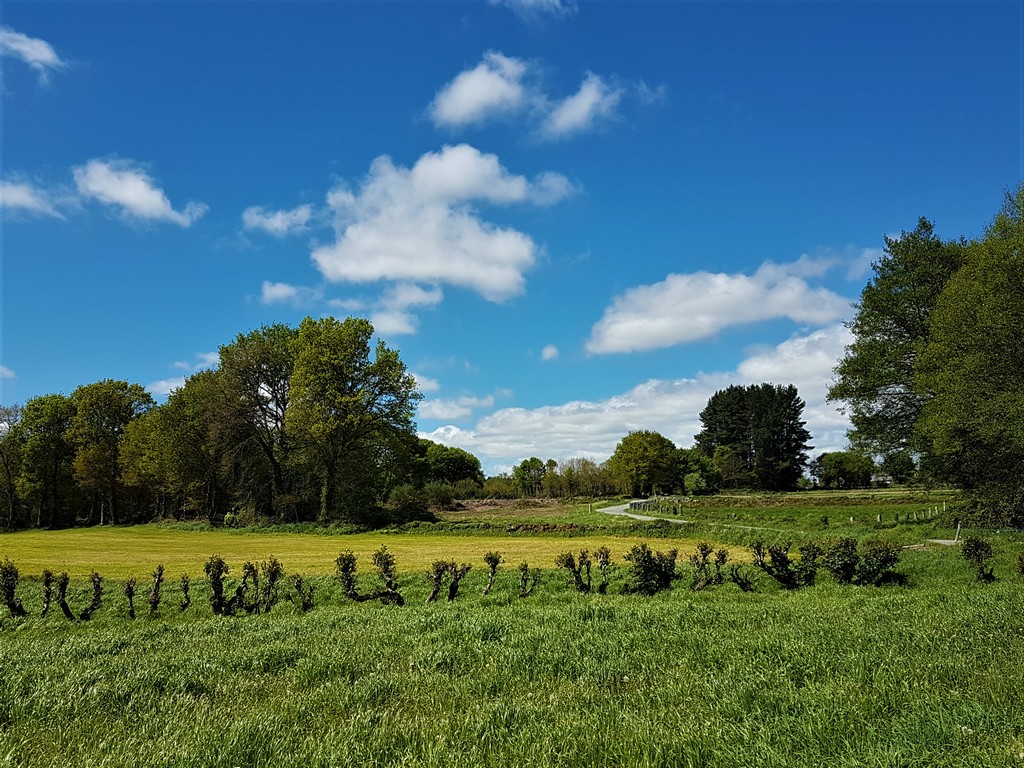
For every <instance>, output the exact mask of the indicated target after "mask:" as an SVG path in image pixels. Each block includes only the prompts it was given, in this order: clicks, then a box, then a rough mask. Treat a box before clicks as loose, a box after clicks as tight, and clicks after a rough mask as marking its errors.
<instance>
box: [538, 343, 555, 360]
mask: <svg viewBox="0 0 1024 768" xmlns="http://www.w3.org/2000/svg"><path fill="white" fill-rule="evenodd" d="M540 359H541V360H557V359H558V347H556V346H555V345H554V344H548V345H547V346H546V347H544V349H542V350H541V351H540Z"/></svg>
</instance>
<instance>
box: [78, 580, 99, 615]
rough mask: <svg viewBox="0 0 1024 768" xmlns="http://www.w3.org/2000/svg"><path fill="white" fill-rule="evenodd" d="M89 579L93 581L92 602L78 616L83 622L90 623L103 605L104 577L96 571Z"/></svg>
mask: <svg viewBox="0 0 1024 768" xmlns="http://www.w3.org/2000/svg"><path fill="white" fill-rule="evenodd" d="M89 579H90V581H92V600H91V601H90V602H89V605H88V606H87V607H86V609H85V610H84V611H82V612H81V613H80V614H78V618H80V619H81V620H82V621H89V619H91V618H92V615H93V614H94V613H96V611H97V610H99V607H100V605H102V604H103V577H102V576H100V575H99V574H98V573H96V571H93V572H92V574H91V575H90V576H89Z"/></svg>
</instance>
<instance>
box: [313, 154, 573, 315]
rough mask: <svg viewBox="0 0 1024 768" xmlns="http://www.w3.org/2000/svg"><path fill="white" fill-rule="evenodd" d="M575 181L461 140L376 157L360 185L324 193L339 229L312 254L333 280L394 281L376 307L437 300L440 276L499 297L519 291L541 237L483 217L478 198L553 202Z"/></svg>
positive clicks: (499, 201)
mask: <svg viewBox="0 0 1024 768" xmlns="http://www.w3.org/2000/svg"><path fill="white" fill-rule="evenodd" d="M573 191H574V190H573V186H572V184H571V183H570V182H569V181H568V179H566V178H565V177H564V176H561V175H560V174H557V173H551V172H548V173H544V174H540V175H539V176H537V177H536V178H534V179H533V180H532V181H531V180H530V179H527V178H526V177H525V176H520V175H517V174H513V173H510V172H509V171H508V170H506V169H505V168H504V167H503V166H502V165H501V162H500V161H499V159H498V157H497V156H496V155H492V154H485V153H482V152H480V151H479V150H477V149H476V148H474V147H472V146H469V145H467V144H459V145H457V146H446V147H444V148H443V149H442V150H440V151H439V152H428V153H426V154H424V155H423V156H422V157H420V158H419V160H417V162H416V163H415V164H414V165H413V166H412V167H411V168H404V167H401V166H397V165H395V163H394V162H393V161H392V160H391V158H390V157H387V156H383V157H378V158H377V159H376V160H375V161H374V162H373V164H372V166H371V168H370V173H369V175H368V176H367V178H366V179H365V180H364V181H363V183H362V185H361V187H360V188H359V189H358V190H357V191H355V192H353V191H352V190H351V189H350V188H349V187H347V186H346V185H341V186H339V187H337V188H335V189H334V190H332V191H331V193H330V194H329V195H328V198H327V204H328V207H329V208H330V210H331V211H332V212H333V214H334V218H335V233H336V239H335V242H334V243H331V244H327V245H322V246H319V247H317V248H315V249H314V250H313V253H312V258H313V262H314V264H315V265H316V266H317V268H318V269H319V270H320V272H321V273H322V274H323V276H324V278H325V279H326V280H328V281H329V282H335V283H342V282H344V283H374V282H385V283H393V284H394V289H393V290H394V292H393V294H390V295H385V297H384V299H383V302H384V303H385V304H386V306H385V305H382V306H379V307H378V310H382V311H387V310H389V309H390V310H396V309H397V310H399V311H400V310H402V309H403V308H408V307H411V306H425V305H433V304H436V303H437V302H438V301H440V299H441V293H440V289H441V286H443V285H452V286H457V287H461V288H467V289H469V290H472V291H475V292H477V293H479V294H480V295H481V296H483V297H484V298H485V299H487V300H489V301H504V300H506V299H508V298H510V297H512V296H515V295H516V294H519V293H521V292H522V291H523V289H524V286H525V273H526V272H527V271H528V270H529V269H530V268H531V267H532V266H533V264H534V262H535V260H536V257H537V250H538V246H537V245H536V244H535V243H534V241H533V240H532V239H531V238H530V236H529V235H527V234H525V233H524V232H520V231H518V230H515V229H512V228H507V227H499V226H497V225H495V224H493V223H491V222H489V221H487V220H486V219H485V218H484V217H483V214H482V213H481V212H480V211H479V206H482V205H487V204H490V205H512V204H529V205H551V204H554V203H556V202H558V201H559V200H561V199H563V198H564V197H566V196H568V195H570V194H572V192H573ZM411 286H419V289H418V290H419V292H416V291H414V290H413V289H412V288H411ZM413 299H415V300H413ZM380 319H383V320H385V321H387V319H388V318H385V317H383V315H382V316H381V318H380ZM390 319H392V320H398V321H401V318H400V317H397V316H396V317H392V318H390ZM406 319H408V318H406ZM391 330H392V332H395V331H399V332H403V330H404V332H409V330H410V328H409V325H408V323H406V324H405V326H404V327H403V325H402V323H401V322H396V323H395V324H393V327H392V329H391Z"/></svg>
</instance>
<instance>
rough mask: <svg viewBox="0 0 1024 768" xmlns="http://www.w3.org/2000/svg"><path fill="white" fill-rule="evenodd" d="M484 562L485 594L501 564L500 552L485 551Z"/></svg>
mask: <svg viewBox="0 0 1024 768" xmlns="http://www.w3.org/2000/svg"><path fill="white" fill-rule="evenodd" d="M460 482H461V481H460ZM484 562H485V563H486V564H487V586H485V587H484V591H483V594H484V595H487V594H488V593H490V591H491V587H492V586H494V577H495V576H496V575H497V574H498V566H499V565H501V553H500V552H488V553H486V554H485V555H484Z"/></svg>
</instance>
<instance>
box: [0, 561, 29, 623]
mask: <svg viewBox="0 0 1024 768" xmlns="http://www.w3.org/2000/svg"><path fill="white" fill-rule="evenodd" d="M18 579H19V574H18V567H17V566H16V565H15V564H14V563H12V562H11V561H10V560H8V559H5V560H4V561H3V563H0V592H2V593H3V598H4V602H5V603H6V604H7V610H8V612H10V614H11V618H17V617H19V616H27V615H28V611H26V610H25V608H24V607H23V606H22V604H21V600H19V599H18V598H17V597H16V596H15V592H16V591H17V589H18Z"/></svg>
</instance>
